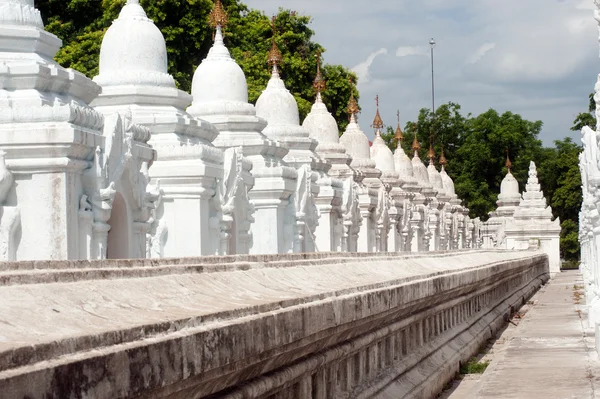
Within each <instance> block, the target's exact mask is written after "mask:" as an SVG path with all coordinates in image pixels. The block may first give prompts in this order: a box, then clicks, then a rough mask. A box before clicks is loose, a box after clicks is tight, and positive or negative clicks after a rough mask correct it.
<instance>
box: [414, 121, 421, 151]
mask: <svg viewBox="0 0 600 399" xmlns="http://www.w3.org/2000/svg"><path fill="white" fill-rule="evenodd" d="M413 130H414V131H415V138H414V140H413V143H412V150H413V151H414V152H417V151H419V150H420V149H421V144H419V140H417V124H416V123H415V124H413Z"/></svg>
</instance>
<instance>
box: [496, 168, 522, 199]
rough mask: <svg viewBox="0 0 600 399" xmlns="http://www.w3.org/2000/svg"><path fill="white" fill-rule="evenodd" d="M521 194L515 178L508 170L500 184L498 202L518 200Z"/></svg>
mask: <svg viewBox="0 0 600 399" xmlns="http://www.w3.org/2000/svg"><path fill="white" fill-rule="evenodd" d="M520 198H521V194H520V193H519V182H518V181H517V179H515V177H514V176H513V175H512V173H510V170H509V171H508V173H507V174H506V176H504V179H502V183H501V184H500V195H498V199H499V200H511V199H512V200H514V199H517V200H518V199H520Z"/></svg>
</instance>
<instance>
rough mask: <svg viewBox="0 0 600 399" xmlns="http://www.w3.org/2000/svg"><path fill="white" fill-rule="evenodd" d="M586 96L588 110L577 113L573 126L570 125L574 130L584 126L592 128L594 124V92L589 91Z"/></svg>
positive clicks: (576, 130)
mask: <svg viewBox="0 0 600 399" xmlns="http://www.w3.org/2000/svg"><path fill="white" fill-rule="evenodd" d="M588 97H589V103H588V111H587V112H580V113H579V114H577V116H576V117H575V120H574V121H573V126H572V127H571V130H572V131H574V132H578V131H580V130H581V129H583V128H584V126H590V127H592V128H594V127H595V126H596V116H595V112H596V101H594V93H590V95H589V96H588Z"/></svg>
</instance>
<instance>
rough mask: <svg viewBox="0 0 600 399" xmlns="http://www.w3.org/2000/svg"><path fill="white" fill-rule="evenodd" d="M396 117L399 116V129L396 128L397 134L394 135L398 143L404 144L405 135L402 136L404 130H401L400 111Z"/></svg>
mask: <svg viewBox="0 0 600 399" xmlns="http://www.w3.org/2000/svg"><path fill="white" fill-rule="evenodd" d="M396 116H398V127H397V128H396V134H395V135H394V138H395V139H396V141H397V142H402V141H404V134H402V129H401V128H400V110H398V112H397V113H396Z"/></svg>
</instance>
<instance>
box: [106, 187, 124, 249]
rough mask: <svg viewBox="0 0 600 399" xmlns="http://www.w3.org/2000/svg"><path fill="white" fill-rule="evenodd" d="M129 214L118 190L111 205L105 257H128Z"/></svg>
mask: <svg viewBox="0 0 600 399" xmlns="http://www.w3.org/2000/svg"><path fill="white" fill-rule="evenodd" d="M129 223H130V222H129V214H128V212H127V203H126V202H125V198H123V195H121V193H120V192H117V194H116V196H115V200H114V202H113V206H112V212H111V215H110V219H108V224H109V225H110V230H109V231H108V241H107V244H106V257H107V258H108V259H128V258H129V257H130V255H129V245H130V242H129V239H130V237H129V230H130V229H129Z"/></svg>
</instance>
